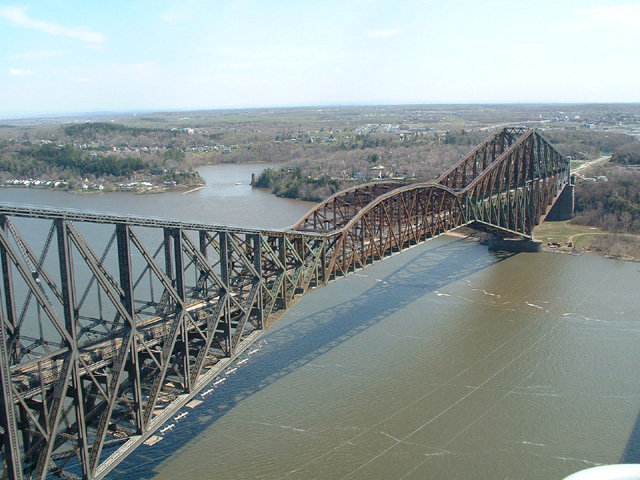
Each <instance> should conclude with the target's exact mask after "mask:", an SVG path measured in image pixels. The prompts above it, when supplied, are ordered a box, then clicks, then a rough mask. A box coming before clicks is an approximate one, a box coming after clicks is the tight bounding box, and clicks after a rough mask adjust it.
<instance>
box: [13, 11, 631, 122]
mask: <svg viewBox="0 0 640 480" xmlns="http://www.w3.org/2000/svg"><path fill="white" fill-rule="evenodd" d="M584 102H586V103H608V102H640V0H533V1H532V0H323V1H321V2H319V1H308V0H178V1H173V0H126V1H121V0H110V1H87V0H33V1H26V2H25V1H20V0H15V1H12V0H0V118H14V117H28V116H39V115H52V114H60V115H61V114H67V113H87V112H96V111H112V112H135V111H167V110H205V109H222V108H247V107H278V106H314V105H318V106H320V105H354V104H356V105H357V104H416V103H426V104H430V103H584Z"/></svg>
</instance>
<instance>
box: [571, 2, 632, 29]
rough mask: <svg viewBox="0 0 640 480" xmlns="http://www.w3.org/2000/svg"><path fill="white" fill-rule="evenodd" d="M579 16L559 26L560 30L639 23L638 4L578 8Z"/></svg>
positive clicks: (617, 26) (624, 25)
mask: <svg viewBox="0 0 640 480" xmlns="http://www.w3.org/2000/svg"><path fill="white" fill-rule="evenodd" d="M579 14H580V15H579V16H576V17H575V18H574V19H572V20H571V21H569V22H567V23H566V24H564V25H562V27H560V30H561V31H566V32H571V33H576V32H577V33H582V32H588V31H597V30H602V29H607V28H609V29H610V28H624V27H637V26H638V25H640V5H618V6H610V7H595V8H588V9H581V10H579Z"/></svg>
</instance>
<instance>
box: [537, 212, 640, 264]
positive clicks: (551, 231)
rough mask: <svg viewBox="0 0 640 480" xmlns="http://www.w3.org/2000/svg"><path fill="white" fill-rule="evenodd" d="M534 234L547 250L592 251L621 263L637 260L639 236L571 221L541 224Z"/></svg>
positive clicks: (639, 246) (639, 247)
mask: <svg viewBox="0 0 640 480" xmlns="http://www.w3.org/2000/svg"><path fill="white" fill-rule="evenodd" d="M533 235H534V237H535V239H536V240H538V241H541V242H542V243H543V245H544V249H545V250H547V251H555V252H563V253H574V254H581V253H584V252H594V253H598V254H601V255H606V256H609V257H613V258H620V259H623V260H635V261H640V235H633V234H615V233H610V232H606V231H604V230H600V229H597V228H595V227H587V226H584V225H576V224H573V223H571V221H564V222H543V223H542V224H540V225H538V226H537V227H536V228H535V229H534V231H533Z"/></svg>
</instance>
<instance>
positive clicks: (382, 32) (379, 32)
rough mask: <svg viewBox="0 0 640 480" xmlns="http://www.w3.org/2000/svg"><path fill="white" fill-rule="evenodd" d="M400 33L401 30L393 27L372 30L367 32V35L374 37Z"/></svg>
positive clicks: (385, 36) (392, 35) (391, 35)
mask: <svg viewBox="0 0 640 480" xmlns="http://www.w3.org/2000/svg"><path fill="white" fill-rule="evenodd" d="M400 33H402V31H401V30H395V29H387V30H372V31H370V32H369V36H370V37H374V38H387V37H394V36H396V35H400Z"/></svg>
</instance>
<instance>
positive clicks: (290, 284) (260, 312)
mask: <svg viewBox="0 0 640 480" xmlns="http://www.w3.org/2000/svg"><path fill="white" fill-rule="evenodd" d="M568 180H569V164H568V162H567V161H566V160H564V159H563V158H562V156H561V155H559V154H558V153H557V151H555V150H554V149H553V148H552V147H551V146H550V145H549V144H548V143H547V142H546V141H544V139H542V137H540V136H539V135H538V133H537V132H535V131H533V130H531V131H528V132H526V131H525V130H524V129H520V128H512V129H503V130H500V131H499V132H497V133H495V134H494V135H492V136H491V137H489V138H488V139H487V140H486V141H485V142H484V143H483V144H481V145H480V146H479V147H478V148H476V149H475V150H474V151H473V152H471V153H470V154H469V155H467V156H466V157H465V158H463V159H462V160H461V161H460V162H459V163H458V164H457V165H456V166H454V167H453V168H452V169H451V170H450V171H449V172H447V173H446V174H444V175H443V176H442V177H441V178H440V179H439V180H438V181H437V182H436V183H429V184H412V185H407V184H402V183H392V182H387V183H374V184H367V185H361V186H359V187H355V188H352V189H348V190H345V191H343V192H340V193H338V194H336V195H334V196H332V197H330V198H329V199H327V200H325V201H324V202H323V203H321V204H319V205H318V206H317V207H316V208H314V209H313V210H312V211H311V212H310V213H309V214H308V215H307V216H305V217H304V218H303V219H302V220H301V221H300V222H299V223H298V224H297V225H296V226H295V227H294V228H293V229H291V230H258V229H250V228H247V229H243V228H235V227H234V228H232V227H226V226H221V225H212V224H198V223H188V222H175V221H168V220H161V219H150V218H133V217H124V216H113V215H100V214H92V213H78V212H60V211H55V210H48V209H33V208H22V207H16V206H0V262H1V264H2V274H3V289H2V297H1V301H2V305H1V308H0V322H1V324H2V329H1V335H2V338H1V339H0V340H1V342H0V356H1V358H0V381H1V382H0V384H1V388H2V397H1V398H2V412H1V419H0V421H1V423H0V443H1V444H2V458H3V463H4V475H3V477H4V478H7V477H8V478H15V479H22V478H46V477H48V476H59V477H64V478H76V477H81V478H87V479H99V478H102V477H104V475H106V474H107V473H108V472H109V471H110V470H111V469H112V468H113V467H114V466H115V465H116V464H117V463H118V462H120V461H121V460H122V459H123V458H124V457H125V456H126V455H127V454H128V453H130V452H131V451H132V450H133V449H134V448H135V447H136V446H138V445H139V444H140V443H142V442H144V441H145V440H146V439H148V438H149V437H150V436H151V435H152V434H153V433H154V432H155V431H156V430H157V429H158V428H159V427H160V426H161V425H162V424H163V423H164V422H165V421H166V420H168V419H169V418H171V417H172V416H173V415H174V414H175V413H176V412H177V411H178V410H179V409H180V408H181V407H182V406H184V405H185V404H186V403H187V402H189V401H190V400H191V399H192V397H193V396H194V395H195V394H196V393H197V392H198V391H200V390H201V389H202V388H203V387H204V386H206V385H207V384H208V383H209V382H211V380H212V379H213V378H214V377H215V375H217V374H218V373H219V372H220V371H222V369H224V367H225V366H226V365H228V364H229V363H230V362H231V361H232V360H233V359H234V358H236V357H237V356H238V355H239V354H240V353H241V352H242V351H243V350H244V349H245V348H247V346H248V345H250V344H251V343H252V342H253V341H254V340H255V339H256V338H257V336H259V335H260V333H261V332H262V331H263V329H264V328H266V327H267V326H268V325H269V323H270V322H271V321H272V319H273V318H274V315H275V314H276V313H277V312H278V311H282V310H284V309H286V308H288V307H289V305H290V304H291V303H292V302H293V301H294V300H295V299H296V298H297V297H298V296H300V295H301V294H303V293H305V292H306V291H308V290H309V289H310V288H313V287H316V286H320V285H323V284H325V283H326V282H328V281H330V280H332V279H334V278H336V277H339V276H342V275H345V274H347V273H349V272H351V271H354V270H357V269H360V268H362V267H364V266H365V265H367V264H369V263H372V262H374V261H377V260H379V259H382V258H384V257H386V256H388V255H390V254H392V253H394V252H397V251H400V250H402V249H404V248H406V247H408V246H411V245H414V244H416V243H418V242H421V241H423V240H426V239H428V238H432V237H435V236H437V235H439V234H441V233H444V232H448V231H451V230H453V229H455V228H457V227H459V226H462V225H476V226H479V227H486V228H489V227H490V228H494V229H499V230H501V231H503V232H504V233H505V234H509V235H520V236H524V237H530V236H531V231H532V228H533V226H534V225H535V224H536V223H537V222H539V221H541V219H542V218H543V217H544V215H545V214H546V212H547V210H548V208H549V206H550V205H551V203H553V201H554V199H555V198H556V197H557V196H558V195H559V193H560V192H561V190H562V188H564V185H565V184H566V183H567V182H568Z"/></svg>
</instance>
